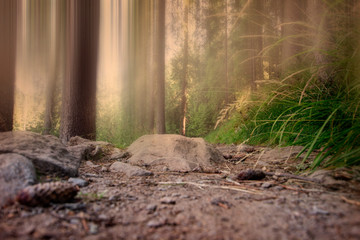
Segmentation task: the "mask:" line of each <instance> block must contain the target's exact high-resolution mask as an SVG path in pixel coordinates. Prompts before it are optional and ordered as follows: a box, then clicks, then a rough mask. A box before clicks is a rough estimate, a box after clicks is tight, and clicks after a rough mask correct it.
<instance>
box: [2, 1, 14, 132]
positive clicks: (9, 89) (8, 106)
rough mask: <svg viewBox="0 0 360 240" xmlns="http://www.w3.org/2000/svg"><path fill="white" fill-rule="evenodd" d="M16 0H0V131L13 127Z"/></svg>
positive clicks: (9, 129)
mask: <svg viewBox="0 0 360 240" xmlns="http://www.w3.org/2000/svg"><path fill="white" fill-rule="evenodd" d="M16 29H17V0H0V132H5V131H11V130H12V129H13V113H14V83H15V64H16V31H17V30H16Z"/></svg>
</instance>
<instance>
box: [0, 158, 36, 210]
mask: <svg viewBox="0 0 360 240" xmlns="http://www.w3.org/2000/svg"><path fill="white" fill-rule="evenodd" d="M0 183H1V184H0V192H1V194H0V207H2V206H3V205H5V204H6V203H7V202H8V201H10V200H12V199H13V198H14V197H15V196H16V194H17V193H18V192H19V191H20V190H22V189H23V188H25V187H27V186H29V185H33V184H35V183H36V173H35V168H34V166H33V164H32V163H31V161H30V160H29V159H27V158H25V157H23V156H21V155H19V154H15V153H7V154H0Z"/></svg>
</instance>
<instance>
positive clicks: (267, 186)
mask: <svg viewBox="0 0 360 240" xmlns="http://www.w3.org/2000/svg"><path fill="white" fill-rule="evenodd" d="M271 186H272V184H271V183H270V182H264V183H263V184H261V188H270V187H271Z"/></svg>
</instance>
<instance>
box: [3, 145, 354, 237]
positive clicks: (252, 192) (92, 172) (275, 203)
mask: <svg viewBox="0 0 360 240" xmlns="http://www.w3.org/2000/svg"><path fill="white" fill-rule="evenodd" d="M218 149H219V150H220V151H222V153H223V155H224V156H225V157H226V158H228V160H227V161H225V162H223V163H221V164H219V166H218V170H219V171H218V172H217V173H196V172H191V173H170V172H156V173H154V175H153V176H146V177H127V176H126V175H124V174H117V173H112V172H109V171H107V168H108V167H109V166H110V164H111V163H112V162H113V161H110V160H107V158H106V157H104V158H103V159H101V160H99V161H97V162H93V163H94V164H95V166H90V165H89V164H86V163H83V164H82V166H81V168H80V170H79V172H80V178H82V179H86V180H87V181H88V182H89V185H88V186H86V187H83V188H81V189H80V193H79V194H78V197H77V199H78V200H77V201H76V202H73V203H66V204H54V205H51V206H50V207H45V208H44V207H26V206H22V205H20V204H14V205H12V206H8V207H6V208H4V209H2V210H1V213H0V239H87V240H90V239H277V240H278V239H360V202H359V201H360V183H359V175H358V174H359V171H358V170H356V169H355V170H354V169H341V170H336V171H332V172H331V174H332V175H331V176H333V177H335V178H336V179H334V181H333V182H332V183H331V184H327V185H324V184H322V183H320V182H316V181H315V182H313V181H310V180H311V179H309V180H307V179H296V178H292V177H291V176H285V177H284V176H279V175H276V174H275V176H269V175H268V176H266V178H264V179H261V180H238V179H237V178H236V176H237V174H238V173H239V172H240V171H241V170H244V169H249V168H255V169H262V170H263V171H267V172H282V173H289V174H291V173H294V172H295V171H296V170H297V167H298V166H299V165H298V164H299V160H296V159H294V157H293V156H292V155H289V156H291V157H287V158H282V157H281V156H280V157H279V156H278V155H276V154H274V156H272V157H271V155H270V157H269V155H268V156H267V158H266V159H265V160H266V162H264V161H265V160H264V161H263V160H261V156H262V154H263V151H262V148H260V147H258V148H255V151H254V152H251V153H242V155H237V153H236V151H235V147H234V146H218ZM56 180H59V179H56Z"/></svg>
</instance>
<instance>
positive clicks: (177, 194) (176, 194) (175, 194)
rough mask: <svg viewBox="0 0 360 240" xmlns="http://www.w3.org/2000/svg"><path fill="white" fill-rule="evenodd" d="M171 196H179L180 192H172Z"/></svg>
mask: <svg viewBox="0 0 360 240" xmlns="http://www.w3.org/2000/svg"><path fill="white" fill-rule="evenodd" d="M171 196H172V197H180V196H181V194H180V193H173V194H171Z"/></svg>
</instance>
